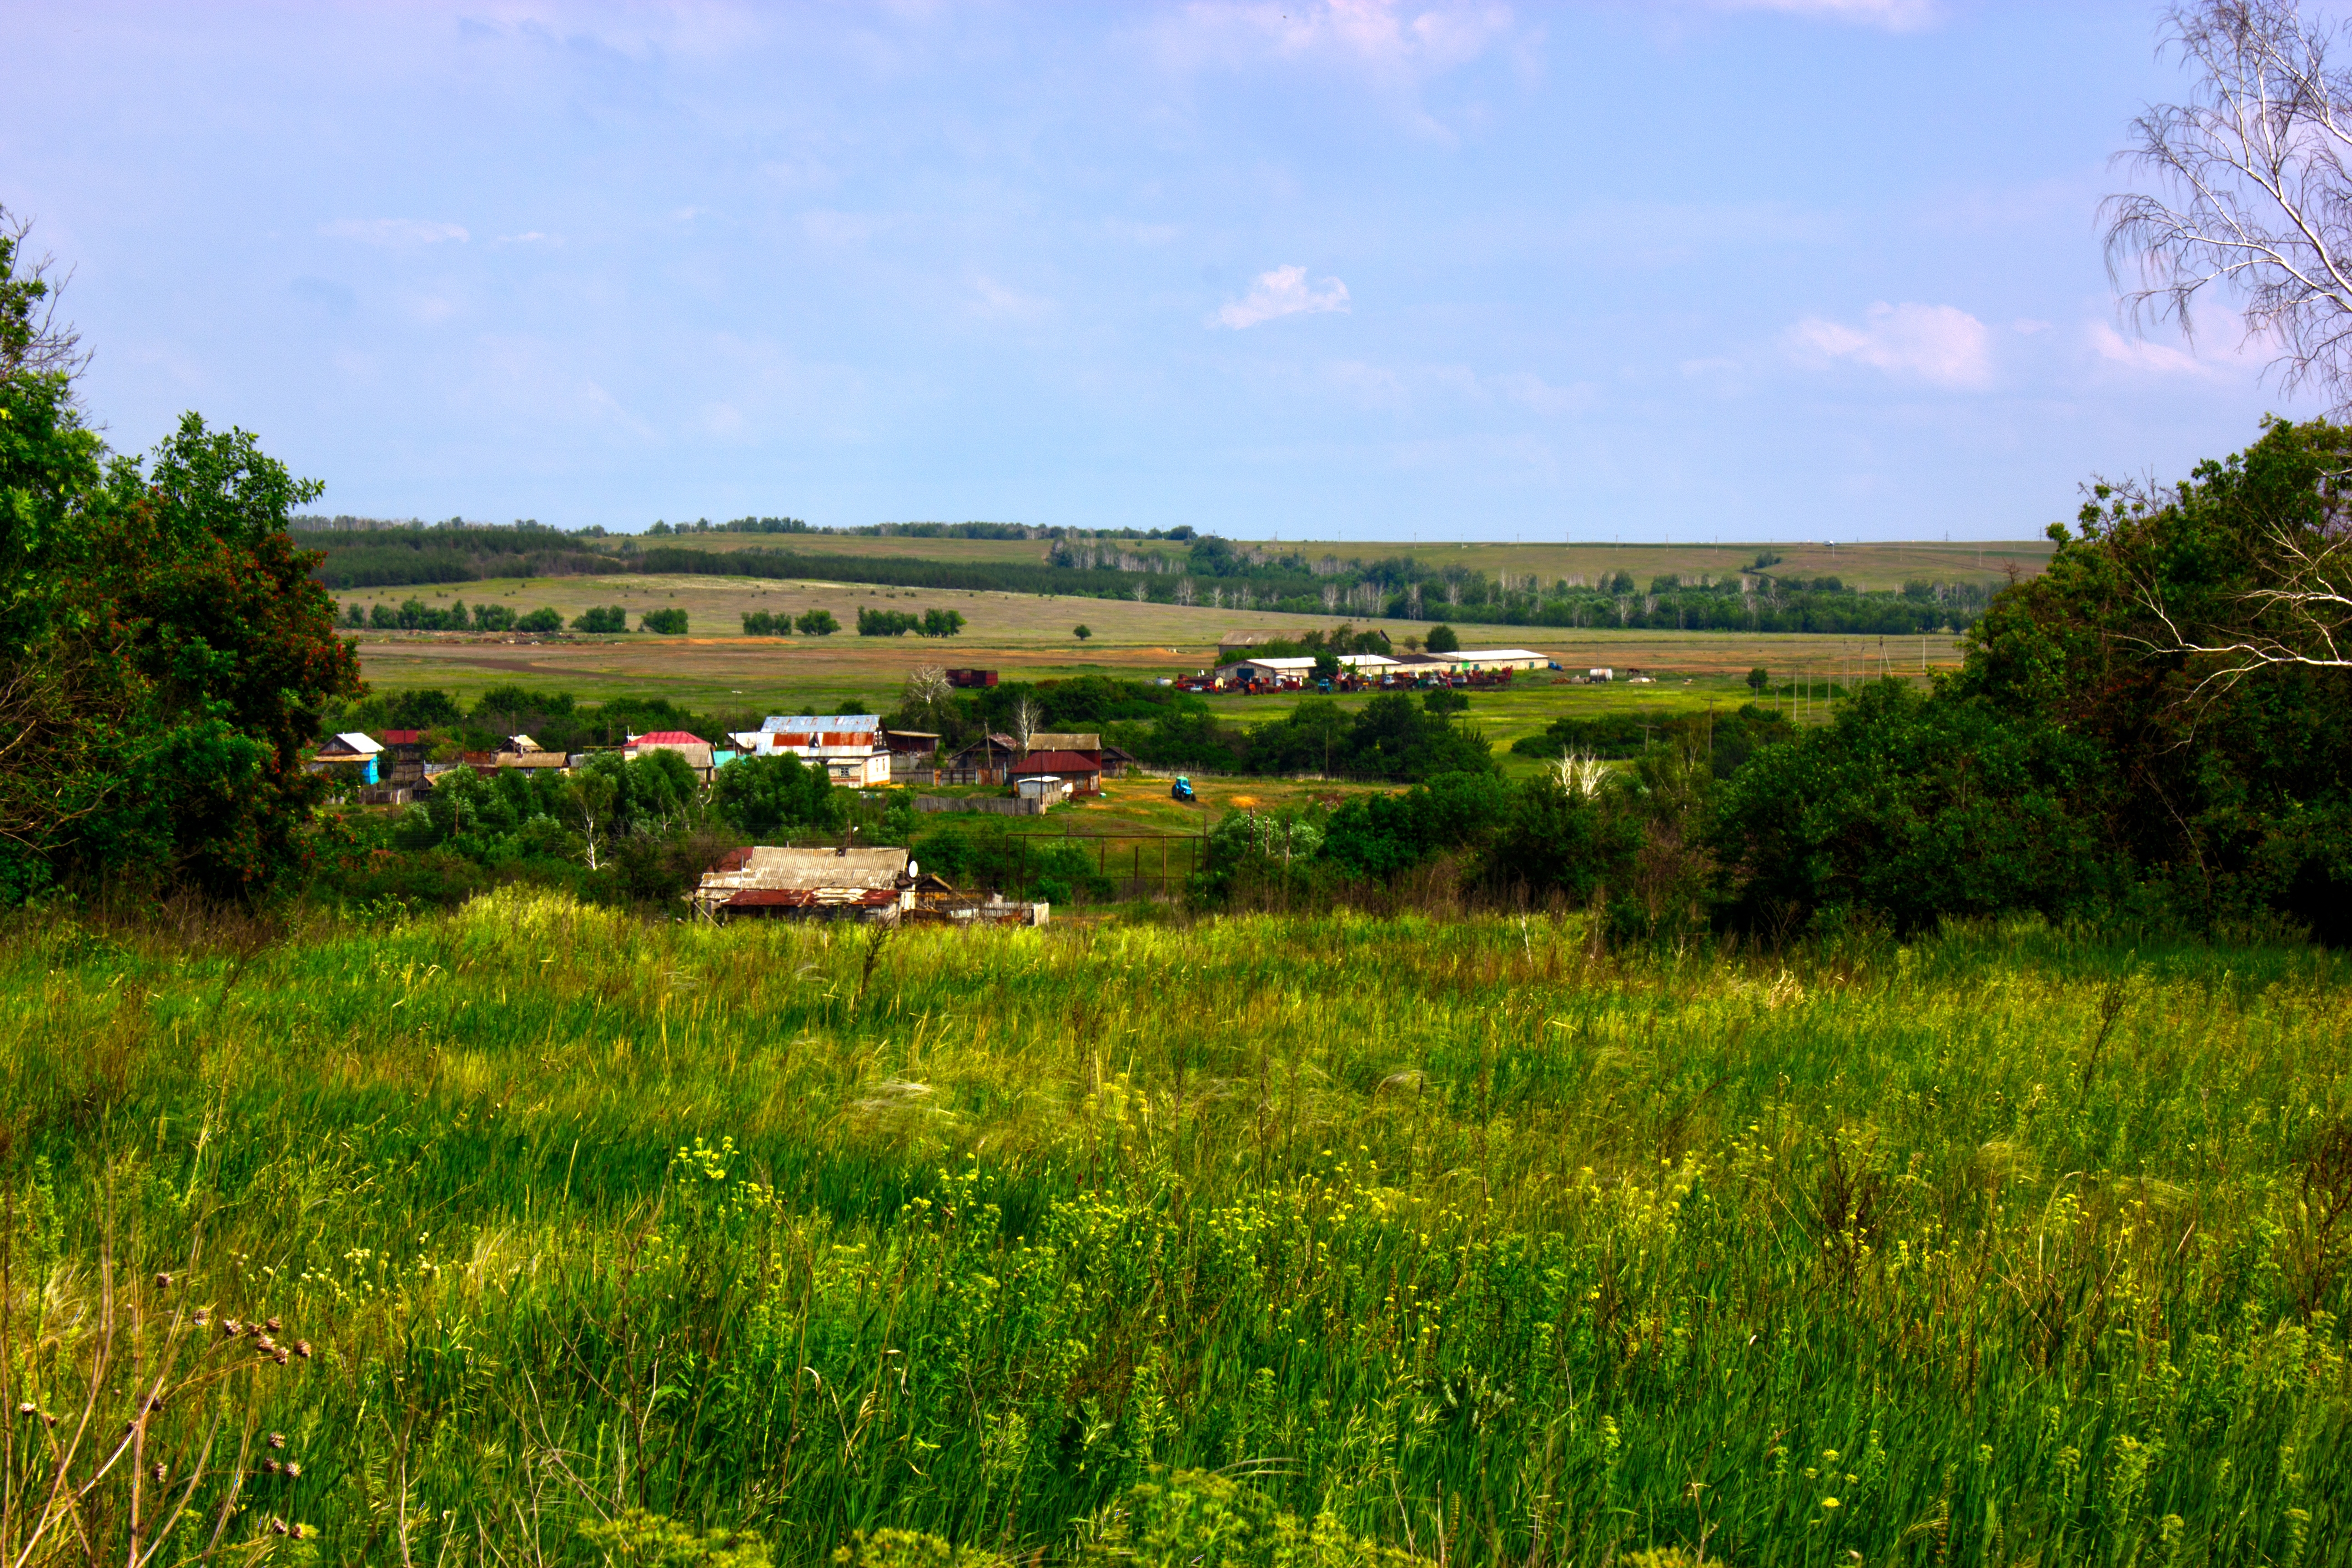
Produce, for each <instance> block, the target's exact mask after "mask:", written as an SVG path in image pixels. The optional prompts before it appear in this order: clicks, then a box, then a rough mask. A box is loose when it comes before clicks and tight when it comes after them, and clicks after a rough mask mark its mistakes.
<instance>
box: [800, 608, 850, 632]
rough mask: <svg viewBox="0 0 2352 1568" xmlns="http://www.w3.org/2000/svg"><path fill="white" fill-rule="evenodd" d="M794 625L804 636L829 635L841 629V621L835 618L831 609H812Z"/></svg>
mask: <svg viewBox="0 0 2352 1568" xmlns="http://www.w3.org/2000/svg"><path fill="white" fill-rule="evenodd" d="M793 626H796V627H797V628H799V631H800V633H801V635H802V636H803V637H831V636H832V635H833V634H834V633H835V632H837V631H839V630H840V629H841V623H840V622H839V621H836V620H835V619H834V618H833V612H832V611H831V610H811V611H809V612H808V613H807V614H806V615H804V616H802V617H801V618H800V619H799V620H797V621H795V622H793Z"/></svg>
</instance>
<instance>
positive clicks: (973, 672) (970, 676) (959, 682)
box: [948, 669, 996, 691]
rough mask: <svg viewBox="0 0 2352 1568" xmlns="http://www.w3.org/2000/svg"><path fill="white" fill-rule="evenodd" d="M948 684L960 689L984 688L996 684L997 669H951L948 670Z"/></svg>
mask: <svg viewBox="0 0 2352 1568" xmlns="http://www.w3.org/2000/svg"><path fill="white" fill-rule="evenodd" d="M948 684H949V685H950V686H952V687H954V688H955V689H957V690H959V691H964V690H977V689H985V688H987V687H991V686H993V685H995V684H996V671H994V670H992V669H950V670H949V671H948Z"/></svg>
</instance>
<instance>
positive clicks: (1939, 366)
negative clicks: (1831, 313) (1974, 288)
mask: <svg viewBox="0 0 2352 1568" xmlns="http://www.w3.org/2000/svg"><path fill="white" fill-rule="evenodd" d="M1785 342H1786V343H1787V346H1788V349H1789V352H1790V355H1791V356H1793V357H1794V358H1795V359H1796V360H1797V361H1798V362H1799V363H1804V364H1814V365H1821V364H1828V363H1832V362H1835V361H1840V360H1843V361H1849V362H1851V363H1854V364H1860V365H1867V366H1869V367H1870V368H1871V369H1873V370H1883V371H1885V372H1886V373H1887V374H1890V375H1897V376H1906V377H1911V378H1915V379H1916V380H1919V381H1924V382H1927V383H1928V384H1931V385H1935V386H1948V387H1955V388H1960V389H1965V390H1974V389H1979V388H1982V387H1985V386H1989V385H1990V384H1991V383H1992V353H1991V349H1990V335H1989V334H1988V333H1987V332H1986V331H1985V324H1984V323H1983V322H1982V321H1978V320H1977V319H1976V318H1975V317H1974V316H1971V315H1969V313H1968V312H1967V311H1966V310H1959V309H1958V308H1957V307H1955V306H1951V305H1889V304H1886V303H1885V302H1883V301H1882V302H1881V303H1879V304H1875V305H1873V306H1872V307H1871V308H1870V309H1869V310H1867V311H1866V312H1864V317H1863V321H1862V324H1861V325H1860V326H1850V325H1848V324H1847V323H1845V322H1843V321H1827V320H1824V319H1823V318H1822V317H1819V316H1808V317H1807V318H1806V319H1805V320H1803V321H1799V322H1798V323H1797V324H1796V325H1795V326H1793V327H1791V328H1790V329H1789V331H1788V334H1787V337H1786V339H1785Z"/></svg>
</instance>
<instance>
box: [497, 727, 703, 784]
mask: <svg viewBox="0 0 2352 1568" xmlns="http://www.w3.org/2000/svg"><path fill="white" fill-rule="evenodd" d="M655 752H677V754H678V755H679V756H680V757H682V758H684V759H685V760H686V765H687V766H688V767H689V768H692V769H693V770H694V773H695V776H696V777H697V778H699V779H700V780H701V781H702V782H703V783H705V784H709V782H710V771H711V769H712V768H713V767H715V766H716V765H717V763H716V762H715V761H714V759H713V758H712V756H711V754H710V752H711V746H710V742H708V741H706V740H704V739H703V738H702V737H701V736H699V735H698V734H696V733H694V732H693V731H690V730H650V731H646V733H645V734H642V735H632V736H630V737H629V739H628V743H627V744H626V745H625V746H623V747H622V748H621V755H622V757H623V758H624V759H625V760H627V761H630V762H635V760H636V759H638V758H639V757H649V756H651V755H653V754H654V753H655ZM544 754H546V755H549V756H553V755H557V754H558V753H555V752H547V753H544ZM472 760H473V759H472V758H470V757H468V758H467V761H468V762H471V761H472ZM491 760H492V761H493V763H495V762H496V761H497V759H496V757H493V758H492V759H491Z"/></svg>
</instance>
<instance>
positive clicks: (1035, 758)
mask: <svg viewBox="0 0 2352 1568" xmlns="http://www.w3.org/2000/svg"><path fill="white" fill-rule="evenodd" d="M1040 778H1055V779H1058V780H1060V781H1061V782H1062V783H1063V784H1065V785H1066V786H1067V789H1068V793H1070V794H1071V795H1100V794H1102V763H1100V762H1098V761H1097V760H1096V759H1095V758H1093V757H1089V756H1087V754H1086V753H1085V752H1059V751H1055V752H1030V753H1029V754H1028V755H1027V756H1025V757H1024V758H1022V759H1021V760H1020V761H1019V762H1018V763H1014V764H1013V786H1014V787H1015V788H1016V789H1019V788H1020V787H1021V786H1022V785H1024V784H1027V783H1028V782H1029V781H1030V780H1032V779H1040ZM1023 793H1024V794H1026V793H1027V792H1026V791H1024V792H1023Z"/></svg>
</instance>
